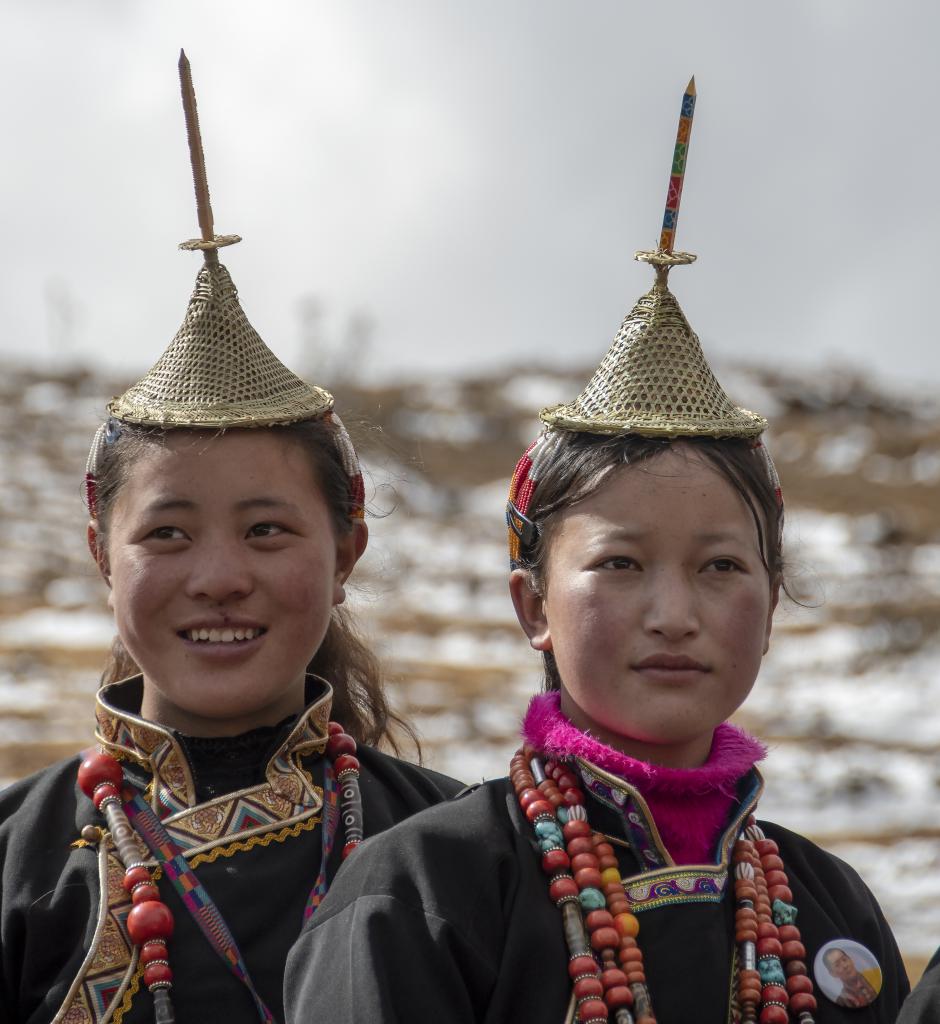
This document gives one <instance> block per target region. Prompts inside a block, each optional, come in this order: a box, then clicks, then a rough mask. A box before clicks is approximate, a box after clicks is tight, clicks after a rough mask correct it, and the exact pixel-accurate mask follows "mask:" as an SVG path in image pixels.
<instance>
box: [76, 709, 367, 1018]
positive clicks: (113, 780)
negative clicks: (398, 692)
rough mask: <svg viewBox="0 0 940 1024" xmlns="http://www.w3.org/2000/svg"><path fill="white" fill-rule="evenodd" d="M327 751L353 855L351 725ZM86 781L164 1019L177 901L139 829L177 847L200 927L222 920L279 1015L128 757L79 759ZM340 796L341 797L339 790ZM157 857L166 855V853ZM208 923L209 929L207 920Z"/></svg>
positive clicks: (358, 812) (355, 788) (224, 950)
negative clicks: (168, 900)
mask: <svg viewBox="0 0 940 1024" xmlns="http://www.w3.org/2000/svg"><path fill="white" fill-rule="evenodd" d="M326 754H327V757H328V758H329V759H330V761H331V772H328V778H327V789H328V792H329V793H331V792H333V790H332V779H333V778H334V777H335V779H336V780H337V782H338V783H339V785H340V790H341V795H340V810H339V815H338V817H339V818H340V819H341V820H342V823H343V827H344V834H345V845H344V846H343V851H342V856H343V859H345V858H346V857H348V856H349V854H351V853H352V852H353V851H354V850H355V849H356V847H357V846H358V845H359V844H360V843H361V842H362V838H363V823H362V801H361V797H360V793H359V781H358V780H359V760H358V758H357V757H356V756H355V755H356V741H355V739H353V737H352V736H350V735H348V733H346V732H344V731H343V727H342V726H341V725H339V724H338V723H337V722H330V723H329V729H328V737H327V741H326ZM78 784H79V787H80V788H81V790H82V791H83V792H84V793H85V794H86V795H87V796H88V797H90V799H91V800H92V801H93V802H94V804H95V807H96V808H97V809H98V810H99V811H100V812H101V813H102V814H103V815H104V817H105V820H106V821H107V824H108V829H109V830H110V833H111V841H112V843H113V845H114V848H115V852H116V853H117V856H118V858H119V859H120V861H121V863H122V864H123V865H124V879H123V882H122V885H123V887H124V889H125V890H126V891H127V892H128V893H129V894H130V897H131V901H132V904H133V905H132V907H131V911H130V913H129V914H128V916H127V932H128V935H129V936H130V938H131V941H132V942H133V943H134V945H135V946H137V947H138V949H139V950H140V964H141V966H142V968H143V982H144V985H145V986H146V987H147V989H148V990H149V991H150V993H151V995H152V996H153V1004H154V1021H155V1022H156V1024H174V1022H175V1020H176V1017H175V1014H174V1011H173V1004H172V1001H171V999H170V989H171V988H172V986H173V971H172V969H171V967H170V960H169V955H168V949H167V942H168V940H169V939H170V938H171V937H172V935H173V926H174V922H173V914H172V912H171V910H170V908H169V907H168V906H167V905H166V904H165V903H164V902H163V900H162V899H161V896H160V891H159V889H158V888H157V885H156V877H155V874H154V873H153V872H151V870H150V868H148V867H147V863H146V860H147V858H146V857H145V855H144V854H143V852H142V847H141V843H140V841H139V837H138V832H139V833H141V837H142V838H144V840H145V842H146V844H147V845H148V846H150V847H151V850H152V849H153V842H154V840H156V841H157V843H158V844H159V845H160V846H161V848H163V849H167V848H169V849H170V853H172V854H174V857H173V862H174V863H176V862H179V863H178V866H177V872H178V873H179V874H185V875H187V876H188V878H187V879H186V886H185V888H186V889H187V890H188V891H192V890H193V889H199V890H200V893H199V894H200V897H201V900H200V901H199V910H198V911H197V910H194V909H193V904H192V903H191V902H190V901H188V900H187V899H186V898H185V897H184V899H183V902H184V905H185V906H186V907H187V909H189V910H190V912H191V913H192V914H193V916H194V917H196V919H197V923H198V924H200V927H202V926H203V921H202V917H203V916H208V917H209V918H210V919H211V920H212V922H213V924H214V925H215V927H213V928H211V929H210V932H211V934H210V933H208V932H207V937H208V938H209V939H210V942H211V943H212V945H213V946H215V947H216V949H217V952H219V953H220V954H221V955H222V956H223V959H225V960H226V961H227V963H228V964H229V966H230V969H231V970H232V971H233V973H235V974H236V975H237V976H238V977H239V978H240V979H241V980H242V981H243V982H244V983H245V984H246V985H247V986H248V988H249V991H250V992H251V994H252V997H253V999H254V1001H255V1005H256V1007H257V1009H258V1013H259V1017H260V1019H261V1020H263V1021H273V1017H272V1016H271V1013H270V1011H269V1010H268V1009H267V1007H266V1006H265V1005H264V1003H263V1002H262V1001H261V998H260V997H259V996H258V995H257V992H256V991H255V989H254V985H253V984H252V982H251V979H250V977H249V976H248V972H247V968H245V967H244V964H243V961H242V959H241V954H240V953H239V952H238V948H237V946H236V945H235V940H234V938H232V936H231V933H230V932H229V930H228V928H227V926H226V925H225V922H224V920H223V919H222V917H221V914H219V912H218V910H217V909H216V907H215V905H214V904H213V903H212V901H211V899H210V898H209V897H208V894H207V893H205V890H203V889H202V888H201V886H200V885H199V883H198V880H197V879H196V877H195V875H193V874H192V871H191V869H189V868H188V867H187V866H186V864H185V860H184V858H183V857H182V851H178V849H173V848H172V847H173V841H172V840H171V839H170V837H169V836H168V835H167V833H166V832H165V831H164V830H163V828H162V826H161V825H160V822H159V819H157V818H156V816H155V815H153V814H152V813H150V811H149V808H148V807H147V806H146V804H144V803H143V802H142V800H141V798H140V796H139V794H135V793H134V792H133V791H132V787H131V786H129V785H127V784H126V782H125V779H124V770H123V768H122V767H121V763H120V762H119V761H118V760H117V759H116V758H114V757H112V756H111V755H110V754H105V753H96V754H91V755H89V756H88V757H86V758H85V759H84V760H83V761H82V763H81V765H80V766H79V769H78ZM333 799H334V801H335V797H334V798H333ZM325 810H326V812H327V813H325V814H324V823H323V857H322V858H321V864H320V874H319V877H318V878H317V881H316V883H315V885H314V887H313V891H312V892H311V895H310V899H309V900H308V909H307V911H306V912H305V916H309V913H310V912H312V911H313V910H314V909H315V908H316V906H317V905H319V902H320V900H321V899H322V898H323V895H324V893H325V892H326V869H327V863H326V861H327V858H328V856H329V851H330V850H331V849H332V846H333V836H334V833H335V830H336V819H337V815H336V814H330V813H329V810H330V808H329V807H327V808H325ZM132 819H133V822H134V824H137V825H138V828H137V830H135V827H134V824H132ZM157 859H158V861H159V860H160V858H159V857H158V858H157ZM203 930H204V931H206V929H205V928H203Z"/></svg>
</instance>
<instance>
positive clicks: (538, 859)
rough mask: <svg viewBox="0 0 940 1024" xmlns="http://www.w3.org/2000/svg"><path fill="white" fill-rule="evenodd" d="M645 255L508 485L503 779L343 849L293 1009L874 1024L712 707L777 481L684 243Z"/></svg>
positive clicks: (725, 680)
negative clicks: (714, 346)
mask: <svg viewBox="0 0 940 1024" xmlns="http://www.w3.org/2000/svg"><path fill="white" fill-rule="evenodd" d="M641 255H642V256H644V257H645V258H647V260H648V262H652V263H654V265H656V267H657V281H656V285H655V286H654V288H653V290H652V291H651V292H650V293H649V294H648V295H645V296H643V297H642V298H641V299H640V300H639V303H638V304H637V306H636V307H635V308H634V310H633V311H632V312H631V313H630V314H629V315H628V317H627V319H626V320H625V321H624V324H623V326H622V327H621V330H620V333H619V334H618V335H617V337H616V338H615V341H614V344H613V346H612V347H611V350H610V351H609V352H608V354H607V356H606V357H605V359H604V361H603V362H602V364H601V366H600V367H599V369H598V371H597V373H596V374H595V376H594V378H593V379H592V380H591V382H590V383H589V384H588V386H587V388H586V389H585V391H584V392H582V394H581V395H580V396H579V398H578V399H577V400H576V401H575V402H574V403H571V404H570V405H568V406H563V407H558V408H556V409H549V410H545V411H543V413H542V419H543V421H544V422H545V424H546V428H545V429H544V430H543V432H542V434H541V435H540V437H539V438H538V440H537V441H536V442H535V443H534V444H533V445H532V446H531V447H530V448H529V449H528V450H527V452H526V453H525V455H524V456H523V458H522V459H521V460H520V462H519V464H518V466H517V468H516V472H515V474H514V476H513V481H512V486H511V489H510V501H509V507H508V513H507V518H508V522H509V526H510V553H511V562H512V570H511V574H510V591H511V594H512V600H513V603H514V606H515V610H516V614H517V616H518V619H519V623H520V625H521V627H522V629H523V631H524V633H525V635H526V637H527V639H528V642H529V644H530V645H531V647H532V648H534V649H535V650H536V651H538V652H540V653H541V655H542V659H543V663H544V674H545V682H544V692H543V693H541V694H539V695H538V696H536V697H534V698H533V699H532V702H531V704H530V705H529V708H528V711H527V712H526V714H525V718H524V721H523V724H522V747H521V748H520V750H519V752H518V753H517V754H516V756H515V757H514V758H513V760H512V762H511V765H510V776H509V778H508V779H500V780H496V781H493V782H490V783H485V784H483V785H481V786H477V787H475V788H474V789H472V791H469V792H467V793H466V794H465V795H463V796H462V797H459V798H457V799H456V800H455V801H452V802H450V803H447V804H443V805H440V806H438V807H435V808H432V809H430V810H429V811H427V812H424V813H422V814H420V815H418V816H417V817H415V818H412V819H410V820H409V821H407V822H404V823H402V824H401V825H399V826H396V827H395V828H393V829H392V830H391V831H389V832H386V833H384V834H383V835H382V836H380V837H377V838H376V839H375V840H374V841H370V842H368V843H366V844H365V846H364V847H363V848H362V849H361V850H360V852H359V853H358V854H357V857H356V858H355V860H354V861H351V862H350V864H349V866H348V867H347V868H346V869H345V870H344V871H343V872H341V874H340V877H339V878H338V879H337V883H336V885H335V886H334V888H333V889H332V890H331V892H330V894H329V896H328V897H327V899H326V901H325V902H324V904H323V905H322V906H321V908H320V911H319V913H318V914H317V916H316V917H315V918H314V919H313V921H312V922H311V924H310V926H308V928H307V929H306V930H305V932H304V933H303V934H302V935H301V938H300V941H299V942H298V944H297V945H296V946H295V947H294V949H293V951H292V953H291V956H290V958H289V961H288V969H287V975H286V1005H287V1007H288V1019H289V1020H290V1021H291V1022H292V1024H307V1022H313V1021H316V1020H321V1019H322V1020H330V1021H331V1022H333V1024H354V1022H361V1021H365V1020H369V1021H373V1022H374V1021H381V1022H398V1021H405V1020H409V1021H446V1022H448V1024H502V1022H505V1024H509V1022H522V1021H525V1022H528V1021H539V1022H550V1024H555V1022H558V1024H561V1022H562V1021H564V1022H574V1021H577V1022H580V1024H602V1022H608V1021H612V1022H616V1024H655V1022H656V1021H659V1022H660V1024H688V1022H690V1021H693V1020H694V1021H696V1022H701V1024H725V1022H728V1021H735V1022H737V1021H744V1022H748V1024H753V1022H756V1021H759V1022H760V1024H788V1021H794V1022H797V1021H798V1022H800V1024H813V1022H816V1024H836V1022H846V1024H847V1022H849V1021H856V1022H861V1021H865V1022H881V1024H890V1022H893V1021H894V1019H895V1017H896V1016H897V1013H898V1010H899V1008H900V1004H901V1001H902V1000H903V998H904V996H905V995H906V993H907V990H908V983H907V978H906V975H905V972H904V967H903V964H902V962H901V959H900V956H899V953H898V950H897V947H896V945H895V942H894V939H893V937H892V935H891V933H890V930H889V928H888V926H887V924H886V923H885V921H884V918H883V916H882V914H881V911H880V909H879V908H878V905H877V903H876V902H875V900H874V898H873V897H872V895H871V893H870V892H869V891H868V889H867V888H866V887H865V885H864V883H863V882H862V881H861V879H860V878H859V877H858V875H857V874H856V873H855V872H854V871H853V870H852V868H850V867H849V866H848V865H846V864H844V863H843V862H842V861H840V860H838V859H837V858H836V857H834V856H832V855H830V854H827V853H826V852H825V851H823V850H821V849H819V848H818V847H817V846H815V845H814V844H813V843H811V842H809V841H808V840H806V839H804V838H802V837H800V836H797V835H795V834H793V833H791V832H789V831H787V830H786V829H783V828H781V827H780V826H777V825H772V824H769V823H766V822H760V823H758V822H757V821H756V819H755V817H754V811H755V808H756V804H757V801H758V798H759V796H760V793H761V789H762V780H761V777H760V774H759V772H758V771H757V768H756V765H757V762H759V761H760V760H761V758H763V756H764V748H763V746H762V745H761V744H760V743H759V742H758V741H757V740H756V739H754V738H753V737H751V736H749V735H747V734H746V733H745V732H743V731H742V730H741V729H739V728H737V727H736V726H734V725H732V724H730V723H729V721H728V719H729V718H730V716H731V715H733V713H734V712H735V711H736V710H737V709H738V708H739V707H740V705H741V704H742V703H743V701H744V700H745V698H746V697H747V695H748V693H749V692H750V690H751V687H752V686H753V685H754V682H755V680H756V678H757V674H758V670H759V668H760V664H761V659H762V658H763V655H764V654H765V653H766V651H767V648H768V644H769V641H770V635H771V627H772V623H773V616H774V610H775V608H776V606H777V601H778V597H779V594H780V591H781V589H782V588H783V587H784V578H783V554H782V545H781V537H782V525H783V505H782V501H781V498H780V489H779V483H778V481H777V477H776V473H775V471H774V468H773V463H772V462H771V460H770V457H769V455H768V454H767V451H766V449H765V448H764V447H763V445H762V444H761V442H760V440H759V437H760V434H761V432H762V431H763V429H764V427H765V426H766V422H765V421H764V420H763V419H762V418H761V417H759V416H756V415H755V414H753V413H750V412H748V411H747V410H744V409H740V408H736V407H734V406H733V405H732V404H731V403H730V402H729V400H728V399H727V397H726V396H725V394H724V392H723V391H722V390H721V387H720V385H718V382H717V381H716V380H715V379H714V377H713V376H712V374H711V371H710V369H709V368H708V366H707V364H706V363H705V360H704V356H703V355H702V353H701V349H700V347H699V344H698V339H697V338H696V336H695V335H694V333H693V332H692V331H691V328H690V327H689V326H688V323H687V322H686V321H685V318H684V316H683V315H682V313H681V310H679V307H678V303H676V301H675V299H674V297H673V296H672V294H671V292H669V290H668V288H667V287H666V271H667V270H668V268H669V265H670V261H672V262H677V261H679V260H677V259H676V258H677V257H678V256H679V255H681V254H671V253H663V252H660V253H650V254H641ZM679 262H681V261H679ZM833 944H836V945H837V946H838V947H839V948H840V949H843V948H845V949H852V950H856V951H857V950H862V951H863V953H865V954H866V955H867V956H868V957H869V958H870V960H871V963H872V964H874V966H873V967H871V970H870V972H869V973H870V976H871V977H872V978H874V979H875V981H876V982H877V985H872V990H873V991H874V990H875V988H877V993H876V996H875V998H874V999H873V1000H872V1001H871V1002H870V1003H869V1004H868V1005H866V1006H864V1007H861V1008H853V1009H849V1008H847V1007H845V1006H844V1005H839V1003H838V1002H837V1001H836V994H837V991H838V985H836V986H835V988H833V982H832V978H831V976H830V974H828V973H826V972H825V968H823V969H822V972H821V969H820V967H819V964H820V962H822V963H824V964H825V957H826V953H827V950H830V949H832V948H833ZM859 955H860V954H859ZM864 963H865V965H866V966H870V965H869V963H868V961H867V960H866V961H864ZM876 975H877V977H876ZM868 976H869V974H866V977H868ZM327 978H328V979H329V982H328V983H325V981H324V979H327Z"/></svg>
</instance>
